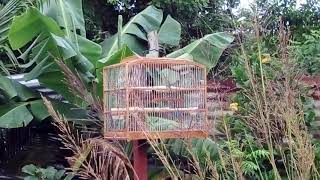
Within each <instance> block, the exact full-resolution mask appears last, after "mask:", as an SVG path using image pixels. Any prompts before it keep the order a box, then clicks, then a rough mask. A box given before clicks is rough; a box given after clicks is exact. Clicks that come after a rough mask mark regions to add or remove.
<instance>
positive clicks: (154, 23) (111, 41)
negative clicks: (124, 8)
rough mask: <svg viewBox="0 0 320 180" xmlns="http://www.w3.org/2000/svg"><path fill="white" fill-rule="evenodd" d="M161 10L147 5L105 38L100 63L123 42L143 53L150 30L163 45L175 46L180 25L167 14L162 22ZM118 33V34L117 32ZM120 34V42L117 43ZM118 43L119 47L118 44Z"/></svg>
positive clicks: (145, 49) (136, 51) (178, 37)
mask: <svg viewBox="0 0 320 180" xmlns="http://www.w3.org/2000/svg"><path fill="white" fill-rule="evenodd" d="M162 21H163V12H162V10H160V9H157V8H156V7H154V6H149V7H147V8H146V9H145V10H143V11H141V12H140V13H139V14H137V15H136V16H134V17H133V18H131V19H130V21H129V22H128V23H127V24H126V25H125V26H124V27H123V28H122V30H121V32H118V33H117V34H115V35H113V36H111V37H110V38H107V39H106V40H104V42H103V43H102V47H103V52H102V57H103V59H101V60H99V61H100V63H105V62H106V61H107V60H108V59H109V58H110V57H111V56H112V55H113V54H114V53H115V52H117V51H118V50H119V48H121V47H122V46H123V45H124V44H125V45H127V46H128V47H129V48H130V49H131V50H132V51H134V52H135V53H137V54H139V55H144V54H145V53H146V51H147V50H148V47H147V46H146V44H147V41H148V39H147V35H148V33H150V32H151V31H157V32H158V33H159V42H160V43H162V44H164V45H171V46H176V45H177V44H178V43H179V40H180V34H181V26H180V24H179V23H178V22H177V21H176V20H174V19H173V18H171V16H167V17H166V19H165V21H164V22H163V24H162ZM119 33H120V34H119ZM117 36H120V37H121V38H120V39H121V42H120V43H118V40H119V38H117ZM118 44H120V47H119V45H118Z"/></svg>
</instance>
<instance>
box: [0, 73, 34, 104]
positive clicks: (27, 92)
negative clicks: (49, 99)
mask: <svg viewBox="0 0 320 180" xmlns="http://www.w3.org/2000/svg"><path fill="white" fill-rule="evenodd" d="M1 91H2V92H3V93H4V95H5V96H6V97H7V98H8V99H12V98H14V97H18V98H19V100H20V101H27V100H29V99H32V98H36V97H39V96H38V95H37V94H36V93H35V92H34V91H32V90H31V89H29V88H28V87H26V86H24V85H22V84H20V83H18V82H17V81H15V80H11V79H9V78H7V77H5V76H1V75H0V92H1Z"/></svg>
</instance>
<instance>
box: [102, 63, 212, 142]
mask: <svg viewBox="0 0 320 180" xmlns="http://www.w3.org/2000/svg"><path fill="white" fill-rule="evenodd" d="M103 78H104V82H103V84H104V86H103V94H104V114H105V122H104V135H105V138H116V139H128V140H135V139H146V138H191V137H206V136H208V129H209V126H208V121H207V103H206V99H207V88H206V86H207V84H206V69H205V67H204V66H202V65H200V64H198V63H195V62H192V61H189V60H176V59H170V58H151V57H144V58H141V57H139V58H138V57H137V58H135V57H130V58H128V59H126V60H124V61H122V62H121V63H119V64H115V65H111V66H107V67H105V68H104V69H103Z"/></svg>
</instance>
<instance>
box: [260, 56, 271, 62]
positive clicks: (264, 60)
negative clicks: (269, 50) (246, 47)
mask: <svg viewBox="0 0 320 180" xmlns="http://www.w3.org/2000/svg"><path fill="white" fill-rule="evenodd" d="M270 61H271V56H270V54H266V55H263V56H262V59H261V62H262V64H266V63H269V62H270Z"/></svg>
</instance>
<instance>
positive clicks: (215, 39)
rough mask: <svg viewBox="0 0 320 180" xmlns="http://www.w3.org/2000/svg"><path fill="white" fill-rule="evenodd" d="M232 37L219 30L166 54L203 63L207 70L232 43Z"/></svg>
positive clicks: (214, 64)
mask: <svg viewBox="0 0 320 180" xmlns="http://www.w3.org/2000/svg"><path fill="white" fill-rule="evenodd" d="M233 40H234V37H233V36H231V35H228V34H227V33H224V32H220V33H214V34H208V35H206V36H204V37H203V38H201V39H198V40H196V41H194V42H192V43H191V44H189V45H187V46H185V47H184V48H182V49H179V50H177V51H175V52H172V53H170V54H168V55H167V57H170V58H184V57H189V58H192V59H191V60H193V61H195V62H198V63H200V64H203V65H204V66H206V67H207V69H208V70H210V69H211V68H213V67H215V66H216V64H217V63H218V60H219V58H220V56H221V55H222V52H223V51H224V50H225V49H226V48H227V47H228V46H229V45H230V43H232V42H233Z"/></svg>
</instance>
